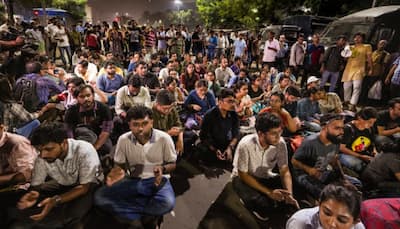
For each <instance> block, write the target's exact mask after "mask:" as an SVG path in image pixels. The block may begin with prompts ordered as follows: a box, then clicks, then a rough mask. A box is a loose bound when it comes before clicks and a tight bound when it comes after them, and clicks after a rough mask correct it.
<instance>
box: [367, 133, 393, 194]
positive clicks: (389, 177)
mask: <svg viewBox="0 0 400 229" xmlns="http://www.w3.org/2000/svg"><path fill="white" fill-rule="evenodd" d="M376 149H377V151H378V152H379V154H378V155H377V156H376V157H375V158H374V160H371V162H370V163H369V164H368V165H367V167H366V168H365V169H364V171H363V173H362V174H361V180H362V182H363V185H364V190H365V194H366V195H365V196H366V197H367V198H383V197H400V163H399V162H400V153H399V152H400V144H399V143H397V142H396V143H395V142H393V141H391V140H390V139H388V138H387V139H385V140H382V141H381V142H377V143H376Z"/></svg>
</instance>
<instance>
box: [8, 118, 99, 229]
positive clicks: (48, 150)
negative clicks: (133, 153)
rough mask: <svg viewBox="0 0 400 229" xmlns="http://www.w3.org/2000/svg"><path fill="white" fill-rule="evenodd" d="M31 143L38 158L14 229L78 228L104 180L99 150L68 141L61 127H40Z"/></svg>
mask: <svg viewBox="0 0 400 229" xmlns="http://www.w3.org/2000/svg"><path fill="white" fill-rule="evenodd" d="M31 143H32V145H33V146H35V148H36V149H37V150H38V152H39V156H38V158H37V159H36V162H35V165H34V168H33V173H32V181H31V189H30V192H28V193H27V194H25V195H24V196H23V197H22V198H21V199H20V200H19V202H18V204H17V208H18V209H19V211H18V221H17V223H16V225H15V228H16V227H18V228H30V226H31V227H32V226H33V227H39V228H45V227H49V228H77V227H78V225H79V223H80V222H81V221H82V217H84V216H85V215H86V214H87V212H88V211H89V210H90V209H91V207H92V200H93V195H92V194H93V192H94V190H95V189H96V187H98V186H99V185H100V183H102V181H103V179H104V176H103V172H102V168H101V164H100V160H99V157H98V155H97V152H96V149H95V148H94V147H93V146H92V145H91V144H90V143H88V142H86V141H81V140H74V139H69V138H68V136H67V131H66V129H65V127H64V125H63V124H62V123H50V124H45V125H43V126H40V127H38V128H37V129H36V130H35V131H34V132H33V134H32V136H31ZM48 178H50V179H49V180H47V179H48ZM17 225H18V226H17ZM12 228H14V227H12Z"/></svg>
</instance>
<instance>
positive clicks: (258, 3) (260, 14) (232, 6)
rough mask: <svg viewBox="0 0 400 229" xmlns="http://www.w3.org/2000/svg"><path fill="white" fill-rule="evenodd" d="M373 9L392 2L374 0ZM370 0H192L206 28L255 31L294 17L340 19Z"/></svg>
mask: <svg viewBox="0 0 400 229" xmlns="http://www.w3.org/2000/svg"><path fill="white" fill-rule="evenodd" d="M376 2H377V6H380V5H387V4H393V2H394V1H393V0H377V1H376ZM371 5H372V0H368V1H365V0H354V1H347V0H281V1H276V0H196V6H197V9H198V12H199V14H200V16H201V18H202V19H203V21H204V22H205V24H206V25H207V26H210V27H229V28H235V27H243V28H255V27H256V26H259V25H261V24H270V23H279V22H281V20H282V19H283V18H285V17H286V16H289V15H296V14H312V15H320V16H332V17H335V16H343V15H346V14H349V13H352V12H355V11H358V10H361V9H366V8H369V7H371Z"/></svg>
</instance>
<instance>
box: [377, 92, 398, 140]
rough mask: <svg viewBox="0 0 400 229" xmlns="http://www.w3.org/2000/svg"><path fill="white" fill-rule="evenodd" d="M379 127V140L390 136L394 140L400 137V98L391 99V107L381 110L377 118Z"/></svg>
mask: <svg viewBox="0 0 400 229" xmlns="http://www.w3.org/2000/svg"><path fill="white" fill-rule="evenodd" d="M376 125H377V127H378V135H379V138H377V141H380V140H381V139H382V138H385V137H388V138H390V139H392V140H395V139H400V98H399V97H398V98H394V99H391V100H390V101H389V109H388V110H384V111H381V112H379V114H378V118H377V120H376Z"/></svg>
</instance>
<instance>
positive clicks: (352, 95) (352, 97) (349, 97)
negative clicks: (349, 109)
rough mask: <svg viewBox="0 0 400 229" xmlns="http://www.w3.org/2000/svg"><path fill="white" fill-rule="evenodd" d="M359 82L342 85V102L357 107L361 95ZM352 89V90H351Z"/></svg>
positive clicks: (354, 81)
mask: <svg viewBox="0 0 400 229" xmlns="http://www.w3.org/2000/svg"><path fill="white" fill-rule="evenodd" d="M362 81H363V80H362V79H361V80H352V81H348V82H344V83H343V90H344V101H345V102H350V104H352V105H357V103H358V98H359V97H360V94H361V85H362ZM352 88H353V90H352Z"/></svg>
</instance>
